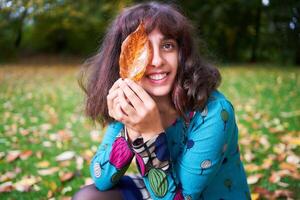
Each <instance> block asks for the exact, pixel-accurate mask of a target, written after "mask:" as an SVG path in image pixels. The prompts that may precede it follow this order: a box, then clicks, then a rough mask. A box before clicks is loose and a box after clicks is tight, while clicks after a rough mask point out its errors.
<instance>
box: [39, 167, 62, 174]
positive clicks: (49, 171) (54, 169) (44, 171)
mask: <svg viewBox="0 0 300 200" xmlns="http://www.w3.org/2000/svg"><path fill="white" fill-rule="evenodd" d="M58 170H59V168H58V167H51V168H48V169H41V170H38V174H39V175H41V176H48V175H52V174H54V173H56V172H58Z"/></svg>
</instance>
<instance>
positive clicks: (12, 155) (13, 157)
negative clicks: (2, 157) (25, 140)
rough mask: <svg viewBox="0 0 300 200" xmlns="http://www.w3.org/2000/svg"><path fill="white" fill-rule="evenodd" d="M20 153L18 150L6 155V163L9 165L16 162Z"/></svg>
mask: <svg viewBox="0 0 300 200" xmlns="http://www.w3.org/2000/svg"><path fill="white" fill-rule="evenodd" d="M20 154H21V152H20V151H19V150H15V151H9V152H8V154H7V155H6V162H8V163H10V162H13V161H14V160H16V159H17V158H18V157H19V156H20Z"/></svg>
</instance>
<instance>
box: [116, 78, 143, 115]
mask: <svg viewBox="0 0 300 200" xmlns="http://www.w3.org/2000/svg"><path fill="white" fill-rule="evenodd" d="M120 88H121V90H122V91H123V93H124V95H125V96H126V97H127V101H129V102H130V103H131V104H132V105H133V107H134V108H135V110H139V109H140V108H141V107H142V106H143V102H142V101H141V99H140V98H139V97H138V96H137V94H136V93H135V92H133V90H132V89H131V88H130V87H129V85H128V84H127V83H126V82H125V81H122V82H120Z"/></svg>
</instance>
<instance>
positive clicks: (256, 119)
mask: <svg viewBox="0 0 300 200" xmlns="http://www.w3.org/2000/svg"><path fill="white" fill-rule="evenodd" d="M220 69H221V73H222V76H223V81H222V85H221V87H220V91H222V92H223V93H224V94H225V95H226V96H227V97H228V98H229V99H230V100H231V101H232V103H233V105H234V107H235V112H236V119H237V121H238V126H239V131H240V132H239V134H240V148H241V152H242V159H243V161H244V164H245V168H246V171H247V174H248V181H249V184H250V187H251V193H252V198H253V199H272V198H273V199H300V194H299V192H297V191H299V190H300V157H299V155H300V89H299V88H300V68H299V67H298V68H292V67H278V66H274V67H271V66H252V65H249V66H245V65H244V66H238V65H235V66H226V67H222V68H220ZM78 71H79V68H78V66H76V65H51V66H47V65H38V66H24V65H15V66H14V65H9V66H8V65H7V66H6V65H2V66H0V116H1V117H0V198H1V199H70V197H71V196H72V195H73V194H74V192H76V191H77V190H78V189H79V188H80V187H81V186H83V185H85V184H89V183H91V179H90V177H89V168H88V164H89V161H90V159H91V157H92V156H93V154H94V153H95V151H96V150H97V147H98V145H99V143H100V141H101V138H102V136H103V132H102V130H101V127H100V126H99V125H93V124H92V123H91V122H90V121H89V120H88V119H86V118H85V117H84V114H83V113H84V112H83V108H84V106H83V102H84V99H83V92H82V91H81V89H80V88H79V86H78V84H77V81H76V78H77V73H78ZM130 171H131V172H136V169H135V166H134V165H132V167H130Z"/></svg>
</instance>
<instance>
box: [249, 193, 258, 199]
mask: <svg viewBox="0 0 300 200" xmlns="http://www.w3.org/2000/svg"><path fill="white" fill-rule="evenodd" d="M251 199H252V200H259V193H251Z"/></svg>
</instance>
